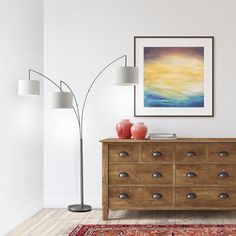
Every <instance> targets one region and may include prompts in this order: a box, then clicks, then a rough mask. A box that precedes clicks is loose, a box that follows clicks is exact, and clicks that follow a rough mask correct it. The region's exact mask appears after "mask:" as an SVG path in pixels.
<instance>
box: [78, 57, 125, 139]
mask: <svg viewBox="0 0 236 236" xmlns="http://www.w3.org/2000/svg"><path fill="white" fill-rule="evenodd" d="M122 58H125V66H127V55H123V56H120V57H118V58H117V59H115V60H114V61H112V62H111V63H109V64H108V65H106V66H105V67H104V68H103V69H102V70H101V71H100V72H99V73H98V74H97V76H96V77H95V79H94V80H93V82H92V83H91V84H90V86H89V88H88V90H87V92H86V95H85V98H84V102H83V106H82V112H81V130H80V132H81V138H83V119H84V109H85V105H86V102H87V98H88V95H89V93H90V91H91V89H92V87H93V85H94V83H95V82H96V81H97V79H98V78H99V76H100V75H101V74H102V73H103V72H104V71H105V70H106V69H107V68H108V67H109V66H111V65H112V64H113V63H115V62H117V61H119V60H120V59H122Z"/></svg>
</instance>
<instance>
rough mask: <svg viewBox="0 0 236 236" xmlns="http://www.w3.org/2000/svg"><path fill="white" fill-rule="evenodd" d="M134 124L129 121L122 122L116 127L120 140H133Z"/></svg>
mask: <svg viewBox="0 0 236 236" xmlns="http://www.w3.org/2000/svg"><path fill="white" fill-rule="evenodd" d="M132 125H133V123H131V122H130V121H129V120H128V119H124V120H121V121H120V122H119V123H118V124H117V125H116V132H117V135H118V137H119V138H123V139H128V138H131V131H130V128H131V127H132Z"/></svg>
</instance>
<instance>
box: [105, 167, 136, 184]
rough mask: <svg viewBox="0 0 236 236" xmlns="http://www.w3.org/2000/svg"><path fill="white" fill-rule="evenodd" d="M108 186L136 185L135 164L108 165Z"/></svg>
mask: <svg viewBox="0 0 236 236" xmlns="http://www.w3.org/2000/svg"><path fill="white" fill-rule="evenodd" d="M108 170H109V184H111V185H114V184H120V185H123V184H136V183H137V177H138V176H137V165H136V164H110V165H109V167H108Z"/></svg>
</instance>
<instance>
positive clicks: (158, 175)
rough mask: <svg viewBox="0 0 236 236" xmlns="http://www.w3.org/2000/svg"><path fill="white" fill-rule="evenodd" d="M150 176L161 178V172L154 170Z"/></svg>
mask: <svg viewBox="0 0 236 236" xmlns="http://www.w3.org/2000/svg"><path fill="white" fill-rule="evenodd" d="M152 177H153V178H161V177H162V173H160V172H154V173H153V174H152Z"/></svg>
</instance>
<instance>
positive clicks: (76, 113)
mask: <svg viewBox="0 0 236 236" xmlns="http://www.w3.org/2000/svg"><path fill="white" fill-rule="evenodd" d="M32 72H34V73H36V74H38V75H40V76H42V77H43V78H45V79H47V80H48V81H49V82H51V83H52V84H54V85H55V86H56V87H57V88H59V89H60V91H63V89H62V84H64V85H66V87H67V88H68V89H69V90H70V92H71V94H72V96H73V98H74V100H75V104H76V109H75V108H74V106H73V110H74V112H75V116H76V119H77V121H78V124H79V132H80V134H81V131H80V115H79V106H78V102H77V99H76V97H75V94H74V92H73V91H72V89H71V88H70V86H69V85H68V84H67V83H66V82H64V81H60V86H59V85H57V84H56V83H55V82H54V81H53V80H51V79H50V78H48V77H47V76H45V75H44V74H42V73H40V72H38V71H36V70H32V69H29V80H30V77H31V73H32Z"/></svg>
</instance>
